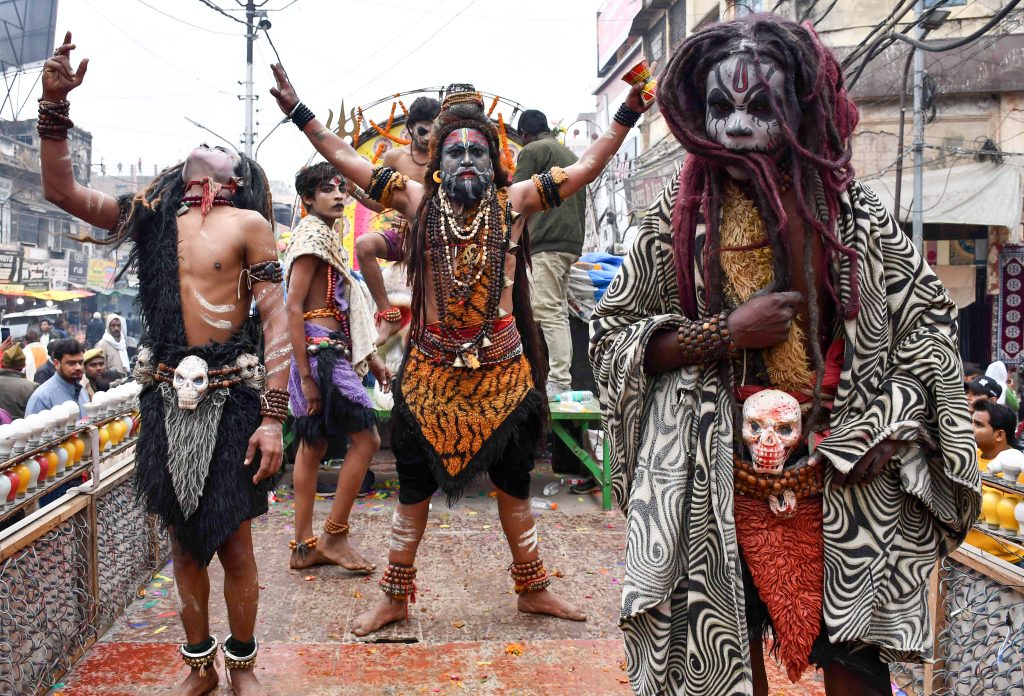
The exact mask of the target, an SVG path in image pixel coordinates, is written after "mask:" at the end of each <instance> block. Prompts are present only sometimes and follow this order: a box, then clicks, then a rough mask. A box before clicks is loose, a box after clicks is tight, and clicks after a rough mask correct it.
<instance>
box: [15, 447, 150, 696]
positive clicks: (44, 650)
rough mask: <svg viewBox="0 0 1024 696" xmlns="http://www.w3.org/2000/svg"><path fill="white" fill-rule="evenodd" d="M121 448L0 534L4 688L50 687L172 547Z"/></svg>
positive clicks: (19, 695) (31, 690) (18, 693)
mask: <svg viewBox="0 0 1024 696" xmlns="http://www.w3.org/2000/svg"><path fill="white" fill-rule="evenodd" d="M117 454H118V456H119V458H120V459H121V460H126V463H125V464H123V465H122V467H121V468H120V469H119V470H117V471H116V472H112V473H111V474H110V475H109V476H107V477H106V478H105V479H103V480H102V482H101V483H100V484H99V485H97V486H95V488H94V489H93V490H92V491H90V492H87V493H80V494H78V495H76V496H74V497H72V498H70V499H68V500H66V501H65V502H63V503H58V504H55V505H54V506H52V509H50V510H49V511H47V514H46V515H43V516H41V517H38V518H37V519H35V520H34V521H33V522H32V523H31V524H30V525H27V526H24V527H22V528H21V529H18V530H17V531H14V532H13V533H8V534H7V535H6V536H4V537H3V538H2V539H0V696H23V695H26V694H41V693H45V692H46V691H47V690H48V689H49V688H50V687H52V686H53V685H54V684H55V683H56V682H57V681H58V680H59V679H60V677H61V676H62V675H63V674H64V673H65V672H66V671H67V670H68V669H69V668H70V667H71V665H72V664H74V662H75V661H76V660H77V659H78V658H79V657H81V655H82V654H83V653H84V652H85V651H86V650H87V649H88V648H89V647H90V646H91V645H92V644H93V643H94V642H95V641H96V640H97V639H98V638H99V637H100V636H102V635H103V633H104V631H106V630H107V629H108V628H109V627H110V626H111V625H112V624H113V622H114V620H115V618H116V617H117V615H118V614H119V613H120V612H122V611H123V610H124V609H125V607H126V606H127V605H128V604H129V603H130V602H131V601H132V600H133V599H134V598H135V597H136V596H137V592H138V590H139V588H140V587H142V586H143V585H144V584H145V583H146V582H148V581H149V579H150V578H151V577H152V575H153V573H154V572H156V570H157V569H158V568H159V567H161V566H162V565H163V562H164V560H165V559H166V558H167V556H168V554H169V551H170V542H169V539H167V535H166V534H164V533H162V532H161V531H160V530H159V529H158V527H157V526H156V523H155V521H154V520H153V519H151V518H149V517H148V516H147V515H146V514H145V513H144V512H143V511H142V509H141V508H140V507H138V506H137V505H136V503H135V491H134V484H133V481H132V474H133V469H134V466H133V465H132V464H131V463H130V462H129V461H128V460H130V458H131V452H130V451H127V452H126V451H121V452H119V453H117ZM100 468H102V467H100Z"/></svg>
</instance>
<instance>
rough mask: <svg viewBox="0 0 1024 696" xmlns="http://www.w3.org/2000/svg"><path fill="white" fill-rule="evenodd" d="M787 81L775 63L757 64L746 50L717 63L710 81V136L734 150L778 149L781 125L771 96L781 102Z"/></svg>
mask: <svg viewBox="0 0 1024 696" xmlns="http://www.w3.org/2000/svg"><path fill="white" fill-rule="evenodd" d="M758 72H760V74H761V77H758ZM761 78H764V81H766V82H767V83H768V86H767V87H765V85H764V84H762V80H761ZM785 82H786V80H785V76H784V75H783V74H782V71H781V70H780V69H779V68H778V66H777V65H775V63H774V62H771V61H759V62H758V63H757V65H755V64H754V61H753V60H752V59H751V57H750V56H749V55H748V54H746V53H740V54H737V55H732V56H729V57H728V58H726V59H725V60H723V61H721V62H719V63H716V64H715V65H714V67H712V68H711V71H710V72H709V73H708V81H707V93H706V96H707V111H706V114H705V117H704V129H705V130H706V131H707V134H708V137H709V138H711V139H712V140H714V141H715V142H717V143H719V144H720V145H722V146H724V147H726V148H728V149H730V150H733V151H734V152H774V151H775V150H777V149H778V147H779V145H780V144H781V143H782V128H781V126H780V125H779V120H778V118H776V116H775V114H774V112H773V111H772V107H771V102H770V101H769V98H768V95H769V94H771V95H772V97H774V99H775V101H776V102H781V101H782V91H783V88H784V87H785Z"/></svg>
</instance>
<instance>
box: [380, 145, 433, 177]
mask: <svg viewBox="0 0 1024 696" xmlns="http://www.w3.org/2000/svg"><path fill="white" fill-rule="evenodd" d="M382 164H383V165H384V166H385V167H391V168H392V169H394V170H395V171H396V172H398V173H400V174H405V175H406V176H407V177H409V178H410V179H412V180H413V181H417V182H420V183H422V182H423V177H425V176H426V175H427V165H428V164H430V159H429V155H428V154H427V153H426V152H423V153H417V152H413V150H412V146H411V145H404V146H402V147H398V148H394V149H392V150H388V151H387V152H385V153H384V158H383V160H382Z"/></svg>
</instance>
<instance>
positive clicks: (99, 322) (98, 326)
mask: <svg viewBox="0 0 1024 696" xmlns="http://www.w3.org/2000/svg"><path fill="white" fill-rule="evenodd" d="M101 338H103V315H102V314H100V313H99V312H93V315H92V319H90V320H89V325H88V326H87V327H86V328H85V342H86V344H88V345H90V346H94V345H96V344H97V343H99V342H100V339H101Z"/></svg>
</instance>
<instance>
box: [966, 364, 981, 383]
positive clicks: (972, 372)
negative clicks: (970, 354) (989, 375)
mask: <svg viewBox="0 0 1024 696" xmlns="http://www.w3.org/2000/svg"><path fill="white" fill-rule="evenodd" d="M984 374H985V371H984V370H982V369H981V365H979V364H978V363H970V362H965V363H964V384H965V385H966V384H967V383H968V382H972V381H974V380H976V379H978V378H979V377H982V376H983V375H984Z"/></svg>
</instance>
